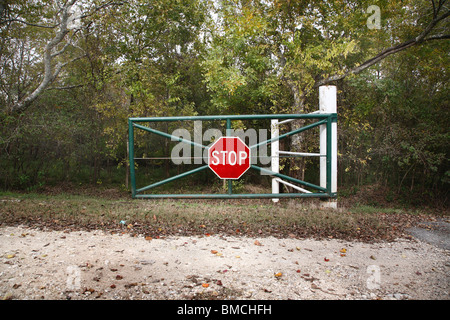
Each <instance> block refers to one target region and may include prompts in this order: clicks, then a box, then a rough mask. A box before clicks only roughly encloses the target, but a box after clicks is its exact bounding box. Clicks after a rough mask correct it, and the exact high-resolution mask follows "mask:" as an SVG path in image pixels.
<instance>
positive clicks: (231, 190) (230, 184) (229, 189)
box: [226, 118, 233, 194]
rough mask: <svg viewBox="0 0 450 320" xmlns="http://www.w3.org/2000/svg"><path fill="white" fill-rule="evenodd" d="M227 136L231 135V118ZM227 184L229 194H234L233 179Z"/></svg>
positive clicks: (228, 121)
mask: <svg viewBox="0 0 450 320" xmlns="http://www.w3.org/2000/svg"><path fill="white" fill-rule="evenodd" d="M226 135H227V136H230V135H231V119H229V118H228V119H227V130H226ZM227 183H228V194H232V193H233V181H232V180H231V179H228V181H227Z"/></svg>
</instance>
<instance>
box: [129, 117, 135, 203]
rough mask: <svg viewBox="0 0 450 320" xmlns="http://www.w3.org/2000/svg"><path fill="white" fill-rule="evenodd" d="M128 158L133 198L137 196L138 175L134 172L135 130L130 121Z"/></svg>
mask: <svg viewBox="0 0 450 320" xmlns="http://www.w3.org/2000/svg"><path fill="white" fill-rule="evenodd" d="M128 157H129V162H130V180H131V196H132V197H133V198H134V197H135V196H136V175H135V170H134V129H133V121H131V120H130V119H129V120H128Z"/></svg>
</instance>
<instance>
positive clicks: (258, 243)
mask: <svg viewBox="0 0 450 320" xmlns="http://www.w3.org/2000/svg"><path fill="white" fill-rule="evenodd" d="M254 244H255V245H256V246H262V244H261V242H259V241H258V240H255V242H254Z"/></svg>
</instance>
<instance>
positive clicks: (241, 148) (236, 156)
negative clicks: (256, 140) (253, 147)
mask: <svg viewBox="0 0 450 320" xmlns="http://www.w3.org/2000/svg"><path fill="white" fill-rule="evenodd" d="M208 166H209V167H210V168H211V170H212V171H214V173H215V174H216V175H217V176H218V177H219V178H220V179H239V178H240V177H241V176H242V175H243V174H244V173H245V172H246V171H247V170H248V168H250V148H249V147H248V146H247V145H246V144H245V143H244V142H243V141H242V140H241V139H240V138H239V137H220V138H219V139H217V141H216V142H214V143H213V145H212V146H211V147H210V148H209V150H208Z"/></svg>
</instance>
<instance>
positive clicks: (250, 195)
mask: <svg viewBox="0 0 450 320" xmlns="http://www.w3.org/2000/svg"><path fill="white" fill-rule="evenodd" d="M332 197H333V196H330V195H329V194H328V193H243V194H237V193H233V194H226V193H219V194H217V193H212V194H206V193H205V194H204V193H199V194H138V195H136V198H143V199H145V198H151V199H167V198H177V199H259V198H332Z"/></svg>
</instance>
